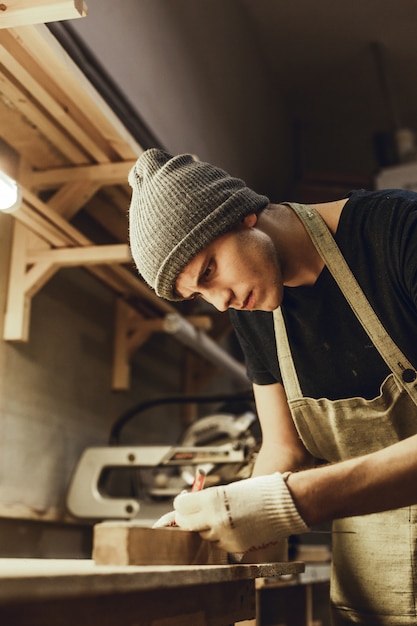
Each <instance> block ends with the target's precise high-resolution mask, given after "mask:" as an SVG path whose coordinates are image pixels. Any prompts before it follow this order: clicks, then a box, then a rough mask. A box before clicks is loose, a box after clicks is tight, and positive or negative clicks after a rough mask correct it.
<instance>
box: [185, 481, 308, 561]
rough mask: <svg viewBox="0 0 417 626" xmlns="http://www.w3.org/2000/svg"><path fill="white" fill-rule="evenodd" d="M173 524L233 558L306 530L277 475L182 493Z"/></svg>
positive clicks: (285, 487)
mask: <svg viewBox="0 0 417 626" xmlns="http://www.w3.org/2000/svg"><path fill="white" fill-rule="evenodd" d="M174 508H175V510H176V512H177V514H176V517H175V521H176V523H177V524H178V526H180V528H183V529H185V530H196V531H199V532H200V535H201V536H202V537H203V539H207V540H209V541H214V542H216V543H217V547H219V548H221V549H223V550H225V551H226V552H229V553H234V554H245V553H248V552H252V551H256V550H261V549H264V548H267V547H269V546H273V545H275V544H277V543H278V542H279V541H280V540H282V539H284V538H286V537H289V535H295V534H299V533H303V532H307V531H308V527H307V526H306V524H305V523H304V521H303V519H302V518H301V516H300V515H299V513H298V511H297V509H296V507H295V504H294V501H293V499H292V496H291V494H290V492H289V490H288V487H287V485H286V484H285V481H284V479H283V476H282V474H280V473H275V474H270V475H268V476H257V477H255V478H247V479H245V480H240V481H238V482H235V483H231V484H230V485H225V486H221V487H210V488H209V489H204V490H203V491H199V492H196V493H183V494H180V495H178V496H177V497H176V498H175V500H174Z"/></svg>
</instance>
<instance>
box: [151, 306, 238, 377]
mask: <svg viewBox="0 0 417 626" xmlns="http://www.w3.org/2000/svg"><path fill="white" fill-rule="evenodd" d="M163 329H164V331H165V332H167V333H170V334H171V335H173V336H174V337H175V338H176V339H177V340H178V341H181V343H183V344H184V345H186V346H187V347H188V348H192V349H193V350H195V351H196V352H198V353H199V354H201V356H203V357H205V358H206V359H207V360H208V361H210V362H211V363H213V364H214V365H216V366H218V367H220V368H221V369H224V370H226V371H227V372H228V373H229V374H230V375H231V376H232V377H233V378H234V379H235V380H236V381H237V382H239V383H242V384H244V386H245V388H247V387H248V385H249V384H250V383H249V379H248V377H247V375H246V369H245V367H244V365H242V363H239V361H236V359H234V358H233V357H232V356H231V355H230V354H228V353H227V352H226V351H225V350H223V348H221V347H220V346H219V345H218V344H217V343H216V342H215V341H213V339H211V337H209V336H208V335H207V334H206V333H205V332H204V331H203V330H201V329H199V328H195V326H193V325H192V324H190V323H189V322H187V320H185V319H184V318H182V317H181V316H180V315H177V314H175V313H169V314H168V315H166V316H165V318H164V324H163Z"/></svg>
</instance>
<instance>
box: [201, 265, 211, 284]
mask: <svg viewBox="0 0 417 626" xmlns="http://www.w3.org/2000/svg"><path fill="white" fill-rule="evenodd" d="M211 272H212V268H211V265H207V267H206V269H205V270H204V272H203V278H204V279H205V280H206V279H207V278H209V276H210V274H211Z"/></svg>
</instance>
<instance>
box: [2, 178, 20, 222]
mask: <svg viewBox="0 0 417 626" xmlns="http://www.w3.org/2000/svg"><path fill="white" fill-rule="evenodd" d="M21 201H22V193H21V190H20V187H19V185H18V184H17V182H16V181H15V180H13V178H10V176H7V174H5V173H4V172H2V171H1V170H0V211H1V212H2V213H14V212H15V211H17V209H18V208H19V207H20V204H21Z"/></svg>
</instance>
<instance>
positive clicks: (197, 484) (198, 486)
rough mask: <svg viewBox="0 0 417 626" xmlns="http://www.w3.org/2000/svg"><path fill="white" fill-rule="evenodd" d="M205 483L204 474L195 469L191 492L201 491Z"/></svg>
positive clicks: (199, 469)
mask: <svg viewBox="0 0 417 626" xmlns="http://www.w3.org/2000/svg"><path fill="white" fill-rule="evenodd" d="M205 481H206V472H205V471H204V470H203V469H201V468H200V467H198V468H197V470H196V473H195V478H194V482H193V486H192V487H191V491H201V490H202V489H203V488H204V483H205Z"/></svg>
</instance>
